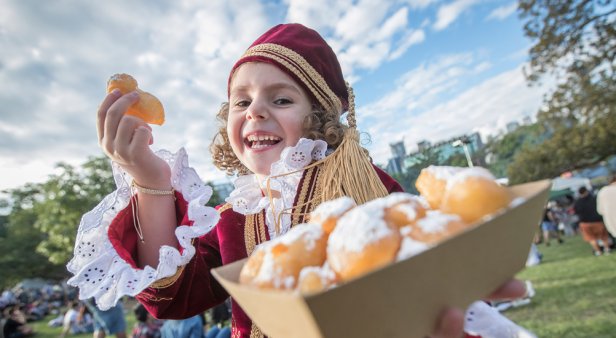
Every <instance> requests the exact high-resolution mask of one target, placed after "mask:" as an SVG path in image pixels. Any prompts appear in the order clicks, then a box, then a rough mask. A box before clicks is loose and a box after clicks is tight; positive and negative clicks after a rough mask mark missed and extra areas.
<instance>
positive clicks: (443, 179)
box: [415, 165, 463, 209]
mask: <svg viewBox="0 0 616 338" xmlns="http://www.w3.org/2000/svg"><path fill="white" fill-rule="evenodd" d="M462 169H463V168H459V167H448V166H432V165H431V166H429V167H427V168H424V169H422V170H421V172H420V173H419V177H417V181H416V182H415V187H416V188H417V190H418V191H419V193H420V194H421V196H423V197H424V198H425V199H426V201H428V203H429V204H430V207H431V208H432V209H439V208H440V207H441V202H442V200H443V196H444V195H445V189H446V187H447V181H448V180H449V179H450V178H451V177H453V176H454V175H455V174H457V173H458V172H460V171H461V170H462Z"/></svg>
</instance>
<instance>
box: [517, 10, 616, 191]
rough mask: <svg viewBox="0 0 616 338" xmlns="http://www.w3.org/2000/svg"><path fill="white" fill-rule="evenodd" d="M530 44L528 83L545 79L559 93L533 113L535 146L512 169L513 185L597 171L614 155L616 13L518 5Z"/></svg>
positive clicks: (528, 147) (551, 95)
mask: <svg viewBox="0 0 616 338" xmlns="http://www.w3.org/2000/svg"><path fill="white" fill-rule="evenodd" d="M519 13H520V17H521V18H522V20H525V24H524V32H525V34H526V36H527V37H529V38H531V40H533V43H534V45H533V46H532V48H531V50H530V65H529V67H528V69H527V70H528V73H527V78H528V81H529V83H530V84H535V83H537V82H539V81H540V80H541V79H542V78H544V77H545V75H546V74H550V75H553V76H555V78H556V79H557V80H558V83H559V84H558V86H557V87H556V89H555V90H554V92H553V93H551V94H550V95H549V96H548V97H547V99H546V102H545V103H546V104H545V108H544V109H542V110H541V111H540V112H539V114H538V121H539V124H540V125H541V127H542V128H543V132H544V133H545V134H549V135H551V137H550V138H549V139H547V140H546V141H545V142H543V143H541V144H540V145H538V146H535V147H531V146H525V147H523V149H522V150H521V151H520V152H519V154H518V155H516V156H515V158H514V160H513V163H512V164H511V165H510V166H509V168H508V171H509V173H510V179H511V181H512V183H520V182H524V181H529V180H536V179H542V178H551V177H554V176H557V175H559V174H560V173H562V172H563V171H569V170H574V169H578V168H583V167H586V166H591V165H594V164H597V163H599V162H601V161H602V160H604V159H605V158H607V157H609V156H611V155H613V154H614V153H615V149H616V132H615V130H616V129H615V128H614V127H615V125H616V76H615V74H616V72H615V70H616V62H615V56H616V8H615V7H614V5H613V3H612V1H611V0H595V1H592V0H585V1H540V0H520V1H519Z"/></svg>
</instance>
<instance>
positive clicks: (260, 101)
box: [227, 62, 312, 176]
mask: <svg viewBox="0 0 616 338" xmlns="http://www.w3.org/2000/svg"><path fill="white" fill-rule="evenodd" d="M311 109H312V102H311V101H310V98H309V97H308V95H307V94H306V93H305V91H304V89H303V88H302V87H301V86H300V85H299V84H298V83H297V82H295V81H294V80H293V79H292V78H291V77H290V76H289V75H287V74H286V73H284V72H283V71H281V70H280V69H279V68H278V67H276V66H274V65H271V64H268V63H262V62H256V63H253V62H248V63H245V64H243V65H241V66H240V67H239V68H238V69H237V70H236V71H235V74H234V75H233V78H232V80H231V86H230V91H229V115H228V120H227V135H228V136H229V142H230V143H231V148H232V149H233V152H234V153H235V155H236V156H237V158H238V159H239V160H240V161H241V162H242V163H243V164H244V165H245V166H246V167H247V168H248V169H249V170H250V171H252V172H253V173H255V174H257V175H259V176H267V175H269V173H270V168H271V165H272V163H274V162H276V161H277V160H279V159H280V153H281V152H282V150H283V149H284V148H286V147H290V146H295V145H296V144H297V142H298V141H299V139H300V138H301V137H302V136H303V134H304V119H305V118H306V116H307V115H308V114H309V113H310V112H311Z"/></svg>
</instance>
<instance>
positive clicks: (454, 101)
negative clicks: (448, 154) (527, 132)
mask: <svg viewBox="0 0 616 338" xmlns="http://www.w3.org/2000/svg"><path fill="white" fill-rule="evenodd" d="M489 68H490V67H489V64H488V63H486V62H485V61H482V60H476V59H475V58H474V57H473V56H472V55H470V54H458V55H451V56H448V57H443V58H440V59H439V60H437V61H435V62H433V63H430V64H424V65H421V66H419V67H417V68H416V69H413V70H411V71H410V72H408V73H407V74H405V75H404V76H402V77H401V78H400V79H399V80H398V86H397V89H396V90H395V91H394V92H392V93H390V94H388V95H386V96H384V97H383V98H381V99H379V100H378V101H376V102H373V103H371V104H368V105H366V106H365V107H359V109H358V116H359V117H360V121H359V126H360V128H365V130H366V131H367V132H368V133H369V134H370V135H373V137H372V144H371V145H370V146H369V148H368V149H369V150H370V152H371V154H372V156H373V158H374V159H375V161H376V162H377V163H386V161H387V159H388V158H389V157H390V156H391V154H390V152H389V146H388V143H390V142H395V141H399V140H402V139H404V141H405V144H406V146H407V150H414V149H416V143H417V142H418V141H421V140H429V141H431V142H438V141H441V140H443V139H447V138H450V137H454V136H457V135H462V134H465V133H469V132H474V131H478V132H480V133H482V135H483V136H485V135H487V134H494V133H496V132H498V131H499V130H502V129H503V128H504V127H505V125H506V123H508V122H511V121H520V120H521V119H522V118H523V117H524V116H533V115H534V114H535V113H536V111H537V110H538V109H539V107H540V105H541V102H542V97H543V95H542V93H544V92H545V90H546V86H544V87H542V88H534V87H533V88H530V87H528V86H527V85H526V82H525V79H524V76H523V75H522V70H521V66H519V67H516V68H514V69H510V70H507V71H504V72H502V73H500V74H497V75H495V76H493V77H491V78H488V79H486V80H484V81H483V82H481V83H479V84H478V85H476V86H474V87H472V88H465V87H463V86H459V85H457V84H458V83H459V82H460V81H461V79H462V78H464V77H469V76H478V75H479V74H480V73H481V72H482V71H484V70H486V69H489ZM391 121H396V123H391ZM378 135H388V137H387V138H382V137H377V136H378Z"/></svg>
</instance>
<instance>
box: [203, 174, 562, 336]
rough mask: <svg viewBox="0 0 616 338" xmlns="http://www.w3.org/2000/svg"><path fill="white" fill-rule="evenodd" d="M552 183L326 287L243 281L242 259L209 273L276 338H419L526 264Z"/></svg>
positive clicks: (522, 191)
mask: <svg viewBox="0 0 616 338" xmlns="http://www.w3.org/2000/svg"><path fill="white" fill-rule="evenodd" d="M549 188H550V181H549V180H544V181H537V182H533V183H527V184H523V185H518V186H513V187H511V189H512V191H513V193H514V194H515V196H516V197H522V198H524V199H525V200H524V202H522V203H520V204H518V205H516V206H515V207H513V208H510V209H508V210H507V211H506V212H503V213H501V214H499V215H496V216H495V217H494V218H492V219H490V220H489V221H487V222H485V223H483V224H480V225H478V226H476V227H474V228H471V229H469V230H468V231H466V232H464V233H462V234H460V235H458V236H455V237H453V238H451V239H449V240H447V241H445V242H443V243H441V244H440V245H438V246H436V247H434V248H432V249H430V250H427V251H425V252H423V253H421V254H419V255H416V256H413V257H411V258H409V259H406V260H403V261H400V262H397V263H394V264H392V265H389V266H386V267H384V268H382V269H379V270H376V271H374V272H372V273H370V274H367V275H365V276H363V277H360V278H358V279H355V280H352V281H349V282H347V283H344V284H341V285H339V286H337V287H335V288H332V289H330V290H328V291H326V292H322V293H318V294H314V295H308V296H302V295H301V294H299V293H296V292H291V291H278V290H261V289H257V288H254V287H248V286H244V285H240V284H239V283H238V277H239V273H240V270H241V268H242V266H243V264H244V263H245V261H246V260H245V259H244V260H241V261H238V262H235V263H232V264H228V265H225V266H223V267H220V268H217V269H214V270H212V272H213V274H214V277H215V278H216V279H217V280H218V281H219V282H220V283H221V284H222V285H223V287H224V288H225V289H226V290H227V291H228V292H229V294H231V296H232V297H233V298H234V299H235V300H236V301H237V302H238V303H239V304H240V306H241V307H242V308H243V309H244V310H245V311H246V313H247V314H248V316H250V317H251V318H252V319H253V321H254V322H255V324H256V325H257V326H258V327H259V328H260V329H261V330H262V331H263V333H265V334H266V335H268V336H270V337H273V338H293V337H298V338H299V337H301V338H312V337H315V338H316V337H335V338H340V337H355V338H361V337H366V338H375V337H405V338H407V337H424V336H425V335H427V334H429V333H430V332H432V331H433V328H434V327H435V325H436V319H437V318H438V315H439V313H440V312H441V311H442V310H443V309H444V308H445V307H446V306H455V307H458V308H461V309H465V308H466V307H468V305H470V303H472V302H473V301H475V300H478V299H481V298H483V297H485V296H486V295H487V294H489V293H490V292H492V291H493V290H495V289H496V288H497V287H498V286H500V285H501V284H502V283H504V282H505V281H507V280H508V279H509V278H511V277H513V276H514V275H515V274H516V273H517V272H519V271H520V270H522V269H523V268H524V267H525V264H526V260H527V257H528V254H529V251H530V245H531V242H532V239H533V236H534V234H535V231H536V229H537V226H538V223H539V221H540V220H541V217H542V215H543V208H544V206H545V203H546V201H547V198H548V193H549Z"/></svg>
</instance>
